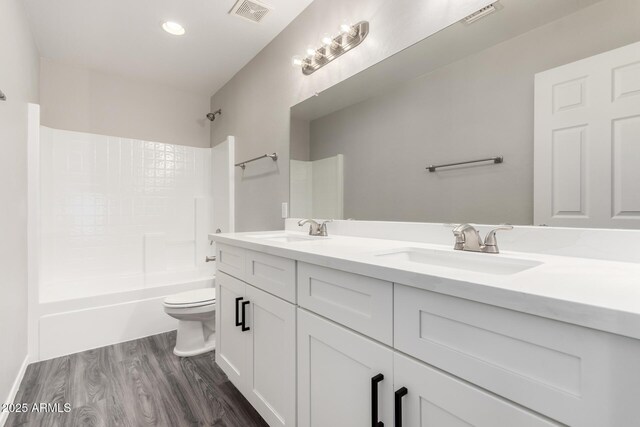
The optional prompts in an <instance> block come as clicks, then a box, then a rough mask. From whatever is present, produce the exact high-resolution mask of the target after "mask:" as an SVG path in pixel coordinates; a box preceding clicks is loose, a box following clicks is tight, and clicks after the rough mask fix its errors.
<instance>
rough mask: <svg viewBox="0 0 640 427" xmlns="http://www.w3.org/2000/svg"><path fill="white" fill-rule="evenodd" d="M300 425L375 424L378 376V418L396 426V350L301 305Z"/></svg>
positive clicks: (355, 426) (366, 426) (360, 426)
mask: <svg viewBox="0 0 640 427" xmlns="http://www.w3.org/2000/svg"><path fill="white" fill-rule="evenodd" d="M297 312H298V425H299V426H300V427H310V426H313V427H325V426H326V427H333V426H349V427H369V426H371V422H372V378H373V377H374V376H375V375H377V374H383V376H384V379H383V380H382V381H380V382H379V383H378V384H377V389H378V401H377V402H378V411H379V412H378V420H379V421H383V422H384V423H385V425H387V426H391V425H392V416H393V397H392V396H393V390H392V383H393V369H392V368H393V367H392V365H393V352H392V351H391V350H390V349H388V348H386V347H384V346H382V345H380V344H378V343H376V342H374V341H372V340H369V339H367V338H364V337H362V336H361V335H358V334H356V333H354V332H351V331H349V330H348V329H345V328H343V327H341V326H339V325H336V324H334V323H332V322H329V321H327V320H325V319H322V318H321V317H318V316H316V315H314V314H311V313H309V312H307V311H305V310H303V309H298V310H297Z"/></svg>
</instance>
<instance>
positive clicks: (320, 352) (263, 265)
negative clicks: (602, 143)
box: [210, 220, 640, 427]
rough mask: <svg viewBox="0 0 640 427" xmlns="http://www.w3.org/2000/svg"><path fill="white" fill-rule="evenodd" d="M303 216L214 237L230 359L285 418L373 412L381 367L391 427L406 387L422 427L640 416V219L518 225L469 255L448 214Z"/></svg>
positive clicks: (248, 385) (366, 418)
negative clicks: (388, 219) (312, 219)
mask: <svg viewBox="0 0 640 427" xmlns="http://www.w3.org/2000/svg"><path fill="white" fill-rule="evenodd" d="M293 224H295V222H294V221H293V220H289V221H287V228H288V230H286V231H270V232H263V233H256V232H251V233H235V234H221V235H210V238H211V239H214V240H215V241H216V242H217V255H218V257H219V259H220V260H222V261H221V262H219V263H218V266H217V268H218V273H217V274H218V280H217V292H218V301H217V304H218V306H219V312H220V313H219V316H218V322H217V329H218V342H217V346H218V347H217V351H216V362H217V363H218V364H219V365H220V366H221V368H222V369H223V370H224V371H225V372H226V373H227V374H228V376H229V378H230V379H231V381H232V382H233V383H234V384H235V385H236V386H237V387H238V388H239V390H240V391H241V392H242V393H243V394H244V395H245V396H246V397H247V398H248V399H249V401H250V402H251V403H252V404H253V405H254V406H255V407H256V409H257V410H258V411H259V412H260V413H261V415H263V417H265V419H266V420H268V421H269V422H270V423H271V425H279V426H287V425H298V426H308V425H314V424H326V423H328V422H329V419H328V418H327V417H328V416H329V415H328V414H330V416H331V419H332V422H333V423H336V424H339V425H361V424H362V425H364V424H367V423H370V422H371V410H372V409H371V401H370V396H371V393H372V391H371V390H372V388H371V387H372V378H378V379H379V382H376V384H377V385H375V387H376V390H377V391H378V413H377V415H376V416H377V417H378V419H379V420H380V421H383V422H384V423H385V424H387V423H388V424H389V425H392V424H393V414H394V410H393V404H394V392H396V391H398V390H399V391H400V394H396V396H399V397H398V398H399V399H400V401H401V404H402V408H403V409H402V413H403V416H404V417H405V419H407V420H410V421H407V423H408V424H411V425H421V424H420V423H421V422H422V423H427V422H428V423H431V424H435V425H458V424H459V423H460V422H461V420H462V421H464V422H466V423H468V424H469V425H496V424H499V425H531V426H551V425H557V424H556V423H555V422H554V421H557V422H560V423H563V424H566V425H576V426H578V425H579V426H593V427H599V426H602V425H631V424H632V423H633V422H635V420H636V419H637V417H638V416H640V410H639V409H638V407H637V403H636V402H635V398H634V397H633V396H637V394H638V393H639V392H640V386H639V385H638V384H640V370H639V369H637V368H636V367H635V365H636V363H635V362H634V360H636V359H637V358H638V357H640V332H639V331H640V302H639V301H640V288H639V287H638V280H637V278H638V277H640V262H639V261H640V260H638V259H637V258H638V256H639V255H638V253H637V251H636V252H635V253H629V252H628V250H629V249H630V248H629V246H627V245H628V243H626V241H625V239H630V240H632V241H637V239H638V238H639V237H640V231H636V232H634V231H628V230H627V231H621V232H620V231H617V230H576V229H573V230H570V229H555V228H536V227H516V229H515V230H513V231H510V232H503V233H501V234H499V235H498V245H499V247H500V251H501V253H500V254H486V253H471V252H462V251H454V250H453V244H454V237H453V234H452V233H451V228H450V227H449V228H447V227H445V225H443V224H407V223H404V224H403V223H374V222H358V221H337V222H334V223H331V224H329V236H328V237H310V236H308V235H307V234H306V232H305V231H302V230H301V229H300V228H298V226H297V224H296V225H295V226H294V225H293ZM485 228H488V227H484V226H483V227H480V229H481V230H482V232H483V233H485V232H486V230H485ZM293 229H295V230H296V231H292V230H293ZM342 232H344V233H349V234H351V235H350V236H348V235H345V234H342ZM367 235H369V236H371V235H375V236H376V237H377V238H372V237H363V236H367ZM618 244H621V245H622V246H618ZM591 246H593V247H598V248H599V251H598V252H597V253H591V257H590V258H585V257H582V256H581V255H582V254H583V253H587V252H592V251H590V249H589V248H590V247H591ZM236 298H241V299H242V300H241V301H242V303H243V309H242V311H241V315H240V318H241V324H242V325H243V327H244V328H243V329H246V330H241V329H240V328H239V327H238V326H236V323H234V321H235V319H234V310H237V309H236V308H235V307H234V304H235V299H236ZM245 305H246V307H245ZM245 308H246V310H245ZM296 331H297V332H296ZM275 339H278V340H279V341H278V346H277V348H276V349H274V348H272V347H273V346H272V347H268V346H264V345H261V344H262V343H265V342H267V341H269V340H275ZM283 360H297V367H296V368H295V369H294V368H292V367H289V366H288V365H286V364H284V363H280V362H282V361H283ZM258 362H259V363H258ZM265 363H266V365H267V366H269V367H270V371H269V372H265V371H264V370H263V366H262V365H263V364H265ZM434 367H435V368H437V369H434ZM232 368H233V369H232ZM378 374H382V375H381V376H379V375H378ZM276 377H277V378H278V379H281V381H276V380H275V378H276ZM461 379H462V380H464V381H461ZM292 384H293V385H292ZM401 387H407V388H408V390H409V393H408V394H406V395H404V396H403V395H402V388H401ZM294 390H297V392H296V394H295V395H291V394H289V393H292V392H293V391H294ZM320 396H322V398H320ZM362 396H364V397H362ZM345 402H348V404H345ZM513 402H515V403H517V404H518V405H514V404H513ZM425 408H426V409H425ZM295 413H297V418H295V417H294V415H293V414H295ZM424 417H427V418H426V419H425V418H424ZM488 417H489V418H488Z"/></svg>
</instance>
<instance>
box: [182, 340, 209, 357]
mask: <svg viewBox="0 0 640 427" xmlns="http://www.w3.org/2000/svg"><path fill="white" fill-rule="evenodd" d="M212 341H213V342H212V343H211V344H208V345H206V346H205V347H203V348H201V349H196V350H189V351H181V350H178V347H177V346H176V347H174V349H173V354H175V355H176V356H178V357H190V356H197V355H199V354H204V353H208V352H210V351H213V350H215V349H216V340H212Z"/></svg>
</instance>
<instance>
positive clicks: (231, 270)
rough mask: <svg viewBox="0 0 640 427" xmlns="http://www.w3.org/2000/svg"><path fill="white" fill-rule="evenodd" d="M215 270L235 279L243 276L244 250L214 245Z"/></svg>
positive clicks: (218, 244)
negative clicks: (215, 255) (215, 256)
mask: <svg viewBox="0 0 640 427" xmlns="http://www.w3.org/2000/svg"><path fill="white" fill-rule="evenodd" d="M216 253H217V259H216V269H217V270H219V271H222V272H224V273H227V274H228V275H229V276H233V277H235V278H237V279H243V276H244V256H245V250H244V249H242V248H236V247H234V246H228V245H223V244H220V243H216Z"/></svg>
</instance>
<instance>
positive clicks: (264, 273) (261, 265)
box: [244, 250, 296, 304]
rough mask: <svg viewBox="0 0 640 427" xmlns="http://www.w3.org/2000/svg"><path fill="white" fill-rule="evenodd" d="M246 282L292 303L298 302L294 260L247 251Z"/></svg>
mask: <svg viewBox="0 0 640 427" xmlns="http://www.w3.org/2000/svg"><path fill="white" fill-rule="evenodd" d="M245 259H246V261H245V262H246V265H245V271H244V276H245V278H244V280H245V281H246V282H248V283H249V284H251V285H253V286H255V287H256V288H259V289H262V290H264V291H266V292H269V293H270V294H272V295H275V296H277V297H280V298H282V299H284V300H286V301H289V302H291V303H294V304H295V302H296V262H295V261H294V260H292V259H288V258H281V257H278V256H273V255H267V254H263V253H261V252H254V251H249V250H248V251H246V256H245Z"/></svg>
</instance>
